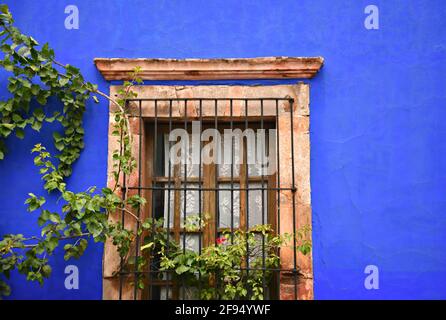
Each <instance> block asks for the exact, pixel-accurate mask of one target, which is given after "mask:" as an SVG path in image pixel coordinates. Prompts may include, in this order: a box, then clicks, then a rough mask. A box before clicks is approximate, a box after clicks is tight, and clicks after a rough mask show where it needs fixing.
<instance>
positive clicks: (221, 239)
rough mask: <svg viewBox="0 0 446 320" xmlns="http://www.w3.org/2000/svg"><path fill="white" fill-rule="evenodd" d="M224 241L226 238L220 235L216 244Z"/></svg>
mask: <svg viewBox="0 0 446 320" xmlns="http://www.w3.org/2000/svg"><path fill="white" fill-rule="evenodd" d="M225 242H226V238H225V237H223V236H221V237H218V238H217V244H224V243H225Z"/></svg>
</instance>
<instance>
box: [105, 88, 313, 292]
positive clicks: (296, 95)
mask: <svg viewBox="0 0 446 320" xmlns="http://www.w3.org/2000/svg"><path fill="white" fill-rule="evenodd" d="M117 90H118V86H111V93H112V94H113V93H114V92H116V91H117ZM135 90H136V91H137V92H138V99H135V100H134V101H132V102H131V104H130V112H131V114H132V118H131V127H132V132H133V133H134V135H135V137H136V138H135V139H134V142H133V143H134V147H133V150H134V151H135V154H137V155H138V159H137V160H138V168H137V170H135V172H134V173H133V174H132V176H130V177H127V181H128V183H127V188H128V194H129V195H131V194H132V193H138V192H139V193H141V194H142V195H143V196H144V197H145V198H146V199H147V200H148V202H149V203H147V205H146V208H145V209H144V210H141V212H140V213H139V214H140V215H141V218H142V219H143V218H146V217H150V216H151V215H152V214H154V215H155V217H164V218H165V222H164V223H165V225H164V226H165V227H170V228H169V229H170V233H169V234H170V235H171V236H172V237H173V238H174V239H176V240H178V241H179V242H180V244H182V245H186V247H190V248H192V247H193V248H195V250H199V249H200V246H201V248H203V247H204V246H206V245H209V244H211V243H213V242H215V238H216V237H218V235H219V232H221V230H222V229H223V228H246V227H249V226H252V225H254V224H256V223H260V222H261V221H262V222H263V221H266V222H267V223H270V224H272V225H273V226H274V229H275V230H276V231H277V233H280V234H283V233H285V232H287V233H293V232H295V231H296V230H297V229H299V228H300V227H302V226H304V225H310V226H311V197H310V179H309V178H310V175H309V173H310V170H309V162H310V161H309V159H310V148H309V147H310V146H309V134H308V133H309V117H308V115H309V108H308V106H309V99H308V93H309V87H308V85H306V84H303V83H299V84H296V85H278V86H186V87H184V86H139V87H136V88H135ZM200 105H201V107H200ZM216 106H217V107H216ZM231 106H232V113H231ZM111 107H112V106H111ZM262 109H263V115H262ZM112 110H113V109H112ZM200 110H201V117H200ZM216 110H217V112H216ZM216 115H217V116H216ZM200 118H201V119H200ZM200 120H201V124H202V127H201V132H203V131H204V130H206V129H209V128H216V129H217V130H218V132H219V133H220V134H221V136H222V137H223V138H222V140H224V137H225V129H231V126H232V129H237V128H238V129H240V130H242V131H243V130H245V129H246V128H248V129H251V130H253V131H254V132H255V133H257V132H258V131H259V130H260V129H262V126H263V128H264V129H265V130H266V129H268V130H269V129H276V130H277V131H276V140H277V143H276V152H275V153H276V157H275V158H274V160H275V161H276V169H277V170H276V172H275V173H274V174H267V173H265V172H263V174H258V172H257V173H256V170H258V168H257V167H256V166H255V165H250V164H248V163H247V162H249V161H247V157H248V156H249V150H248V151H247V152H246V151H243V152H235V153H234V156H236V155H239V156H240V157H241V160H242V161H241V164H240V165H239V166H235V167H233V166H230V165H229V166H228V165H224V164H223V165H218V166H210V165H205V164H203V163H201V166H200V165H199V164H198V165H195V166H188V167H187V168H186V170H184V166H181V165H180V166H175V165H172V166H170V183H169V166H168V163H169V162H168V161H167V160H166V159H167V152H168V150H169V148H170V147H171V146H172V145H173V144H174V142H170V145H169V141H168V139H167V136H166V135H167V133H169V132H171V129H180V128H182V129H187V130H186V131H187V132H188V134H191V133H192V131H191V130H192V125H193V123H194V121H195V122H196V121H200ZM110 121H113V117H110ZM268 130H266V131H268ZM266 139H267V140H268V141H270V140H271V136H270V135H269V131H268V134H266ZM208 140H209V141H211V140H212V139H208ZM245 140H246V139H245ZM206 143H208V142H202V143H201V148H204V147H205V145H206ZM114 144H116V141H115V140H114V137H113V136H112V135H109V145H110V147H109V150H113V145H114ZM269 145H270V144H269V143H268V146H269ZM234 147H235V145H234ZM235 148H236V147H235ZM235 150H236V151H237V149H235ZM244 150H245V149H244ZM264 151H265V155H269V154H270V151H271V150H269V147H265V150H264ZM273 154H274V152H273ZM243 160H246V161H245V162H243ZM109 163H110V167H111V155H109ZM199 167H201V170H198V168H199ZM231 169H232V179H231ZM185 172H186V174H185ZM110 181H111V179H110ZM169 185H170V186H169ZM169 190H170V192H169ZM262 193H263V197H262V195H261V194H262ZM184 199H186V200H184ZM231 202H232V203H231ZM262 202H263V203H262ZM169 204H170V205H169ZM231 208H232V210H231ZM200 211H201V214H203V213H205V212H206V213H207V212H209V213H211V215H210V218H209V220H208V224H207V225H205V227H204V228H203V230H201V232H194V233H192V232H191V233H185V232H183V231H184V230H183V229H182V221H184V215H186V217H187V216H188V215H190V214H193V213H195V214H197V213H198V214H200ZM135 214H136V213H135ZM111 219H114V220H116V221H118V220H121V219H122V217H121V215H120V213H116V215H113V216H112V217H111ZM167 220H168V221H167ZM125 225H126V227H127V228H136V225H135V223H134V221H131V219H128V218H127V219H126V220H125ZM280 261H281V265H280V269H279V270H274V277H273V280H272V283H271V284H268V288H271V290H270V291H269V292H268V294H269V296H268V297H270V298H279V299H312V297H313V289H312V288H313V278H312V261H311V255H306V256H304V255H302V254H300V253H299V252H297V251H296V250H293V248H292V247H291V248H281V250H280ZM156 272H157V271H156V266H153V268H152V270H146V271H145V273H146V274H149V275H150V276H148V277H147V278H148V280H147V281H148V282H147V283H146V288H147V289H145V290H139V289H135V287H134V286H132V285H131V282H132V279H134V277H135V272H134V271H133V270H127V271H125V272H123V271H122V270H121V269H120V259H119V256H118V254H117V252H116V249H115V248H114V246H113V245H112V244H111V243H106V246H105V252H104V272H103V276H104V287H103V288H104V298H105V299H165V298H179V299H182V298H190V297H191V296H187V294H184V293H183V292H182V289H181V285H179V284H175V283H172V282H169V280H168V276H163V277H161V278H160V277H155V276H154V274H155V273H156ZM175 286H177V287H178V288H179V289H175ZM172 288H173V289H172Z"/></svg>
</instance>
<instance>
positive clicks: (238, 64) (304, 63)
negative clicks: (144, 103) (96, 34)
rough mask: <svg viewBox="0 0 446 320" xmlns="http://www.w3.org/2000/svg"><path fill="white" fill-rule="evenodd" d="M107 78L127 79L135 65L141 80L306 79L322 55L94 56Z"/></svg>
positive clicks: (312, 74)
mask: <svg viewBox="0 0 446 320" xmlns="http://www.w3.org/2000/svg"><path fill="white" fill-rule="evenodd" d="M94 63H95V65H96V67H97V68H98V70H99V71H100V72H101V74H102V75H103V76H104V78H105V79H106V80H129V79H130V76H129V74H130V72H131V71H132V70H133V69H134V68H135V67H137V66H138V67H140V68H141V73H140V76H141V78H142V79H143V80H225V79H226V80H227V79H286V78H288V79H305V78H312V77H314V76H315V75H316V73H317V72H318V71H319V70H320V69H321V68H322V65H323V63H324V59H323V58H322V57H262V58H243V59H182V60H180V59H124V58H111V59H109V58H96V59H94Z"/></svg>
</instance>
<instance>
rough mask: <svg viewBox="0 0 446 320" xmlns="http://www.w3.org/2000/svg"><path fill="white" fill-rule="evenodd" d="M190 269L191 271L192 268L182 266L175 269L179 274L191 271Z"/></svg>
mask: <svg viewBox="0 0 446 320" xmlns="http://www.w3.org/2000/svg"><path fill="white" fill-rule="evenodd" d="M189 269H190V268H189V267H187V266H184V265H180V266H179V267H177V268H176V269H175V272H176V273H177V274H183V273H185V272H187V271H189Z"/></svg>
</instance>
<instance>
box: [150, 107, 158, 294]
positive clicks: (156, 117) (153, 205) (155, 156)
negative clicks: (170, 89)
mask: <svg viewBox="0 0 446 320" xmlns="http://www.w3.org/2000/svg"><path fill="white" fill-rule="evenodd" d="M154 121H155V123H154V126H153V131H154V133H153V135H154V140H153V157H152V159H153V163H152V178H153V177H155V176H156V165H157V163H156V160H157V155H158V152H157V151H158V150H157V149H158V148H157V144H158V101H157V100H155V119H154ZM154 199H155V190H152V236H153V235H154V234H155V218H156V217H155V201H154ZM152 283H153V273H150V297H152V295H153V284H152Z"/></svg>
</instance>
